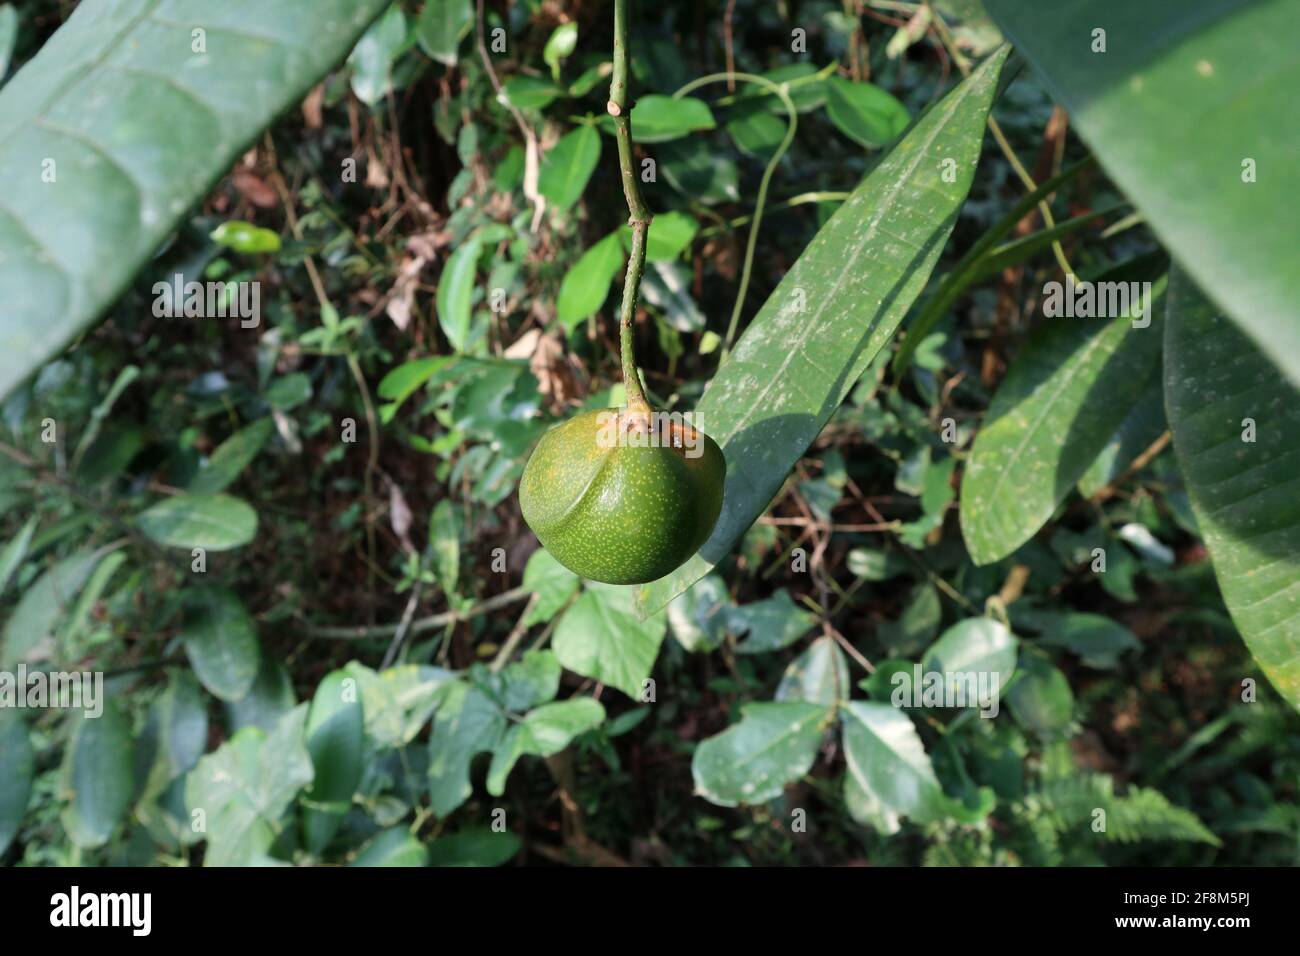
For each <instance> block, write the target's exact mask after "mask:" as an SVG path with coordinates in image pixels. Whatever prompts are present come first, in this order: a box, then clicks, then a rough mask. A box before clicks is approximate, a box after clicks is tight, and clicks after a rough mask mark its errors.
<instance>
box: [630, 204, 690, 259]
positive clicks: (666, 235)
mask: <svg viewBox="0 0 1300 956" xmlns="http://www.w3.org/2000/svg"><path fill="white" fill-rule="evenodd" d="M699 230H700V223H699V220H697V219H696V218H695V217H694V216H691V215H688V214H687V213H684V212H677V211H673V212H666V213H663V214H662V215H658V216H655V217H654V218H653V219H651V220H650V231H649V232H648V233H647V234H646V246H645V257H646V261H647V262H670V261H672V260H674V259H676V258H678V257H679V256H680V255H681V254H682V253H683V252H685V251H686V248H687V247H688V246H689V245H690V244H691V242H692V241H693V240H694V239H695V234H696V233H697V232H699ZM618 234H619V235H620V236H621V237H622V239H623V247H624V248H625V249H627V250H628V251H629V252H631V251H632V228H631V227H630V226H621V227H620V228H619V230H618Z"/></svg>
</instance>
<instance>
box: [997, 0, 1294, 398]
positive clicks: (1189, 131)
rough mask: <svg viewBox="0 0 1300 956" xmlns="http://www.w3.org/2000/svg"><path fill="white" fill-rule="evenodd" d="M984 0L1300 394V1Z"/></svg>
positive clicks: (1191, 265)
mask: <svg viewBox="0 0 1300 956" xmlns="http://www.w3.org/2000/svg"><path fill="white" fill-rule="evenodd" d="M987 6H988V10H989V13H991V14H992V15H993V17H994V19H995V20H997V22H998V25H999V26H1000V27H1001V28H1002V30H1003V32H1004V33H1005V34H1006V35H1007V37H1008V39H1010V40H1011V41H1012V42H1013V43H1015V45H1016V47H1017V49H1019V50H1021V51H1022V52H1023V53H1024V54H1025V55H1026V56H1027V57H1028V58H1029V61H1030V62H1031V63H1032V64H1033V65H1034V66H1035V67H1036V68H1037V70H1038V71H1039V73H1040V74H1041V75H1042V76H1043V77H1044V79H1045V80H1046V81H1047V85H1048V87H1049V88H1050V89H1051V91H1052V92H1053V93H1055V94H1056V96H1057V97H1058V98H1059V99H1060V100H1061V102H1062V103H1064V104H1065V106H1066V107H1067V108H1068V109H1069V111H1070V114H1071V120H1072V122H1073V123H1074V124H1075V126H1076V127H1077V128H1078V130H1079V132H1080V134H1081V135H1082V136H1083V138H1084V139H1085V140H1086V141H1087V142H1088V144H1089V145H1090V146H1092V148H1093V149H1094V150H1096V152H1097V153H1098V155H1099V156H1100V157H1101V161H1102V164H1103V165H1104V166H1105V167H1106V171H1107V172H1108V173H1109V174H1110V176H1111V177H1112V178H1113V179H1114V180H1115V182H1116V183H1117V184H1118V185H1119V186H1120V188H1121V189H1123V190H1124V192H1125V193H1126V194H1127V195H1128V196H1129V198H1131V199H1132V200H1133V201H1134V202H1135V203H1136V204H1137V206H1138V208H1139V209H1141V211H1142V213H1143V214H1144V215H1145V217H1146V219H1147V222H1149V223H1150V224H1151V226H1152V228H1153V229H1154V230H1155V231H1156V233H1157V234H1158V235H1159V236H1160V238H1161V239H1162V240H1163V241H1164V243H1165V244H1166V245H1167V246H1168V247H1169V249H1170V250H1171V251H1172V252H1173V254H1174V257H1175V258H1176V259H1177V260H1178V261H1179V262H1180V263H1182V264H1183V265H1185V266H1186V267H1187V268H1188V269H1189V270H1190V271H1191V273H1192V274H1193V275H1195V276H1196V279H1197V281H1198V283H1200V285H1201V286H1203V287H1204V288H1205V290H1206V291H1207V292H1209V294H1210V296H1211V297H1212V298H1213V299H1214V300H1215V301H1216V302H1217V303H1218V304H1219V306H1220V307H1221V308H1223V309H1226V310H1227V314H1228V315H1230V316H1231V317H1232V318H1233V319H1234V320H1235V321H1236V322H1238V323H1239V324H1240V325H1241V326H1242V328H1244V329H1245V330H1246V332H1247V333H1248V334H1249V335H1250V336H1251V337H1252V338H1253V339H1254V340H1255V344H1256V345H1257V346H1258V347H1259V348H1260V349H1261V350H1262V351H1263V352H1264V353H1265V354H1266V355H1268V356H1269V357H1270V358H1271V359H1272V360H1273V361H1274V362H1275V363H1276V364H1277V365H1278V366H1279V367H1281V368H1282V369H1283V371H1284V372H1286V374H1287V375H1289V376H1290V379H1291V383H1292V384H1293V385H1300V322H1297V321H1296V320H1295V315H1296V302H1298V301H1300V261H1297V259H1296V256H1295V250H1296V246H1297V240H1298V239H1300V233H1298V232H1297V215H1296V202H1295V190H1294V188H1293V184H1292V183H1291V181H1290V177H1289V176H1288V175H1286V174H1285V173H1284V172H1283V170H1288V169H1292V168H1294V166H1295V156H1296V155H1297V153H1300V124H1296V123H1294V122H1285V121H1282V120H1281V119H1280V118H1281V117H1288V116H1292V115H1294V112H1295V103H1294V100H1295V91H1296V90H1297V89H1300V62H1298V61H1297V60H1296V58H1295V42H1294V34H1295V21H1296V10H1295V4H1294V3H1293V2H1292V0H1257V2H1252V3H1245V2H1232V0H1227V2H1225V0H1187V2H1184V3H1181V4H1179V5H1178V9H1177V12H1176V13H1174V12H1173V11H1171V10H1170V9H1169V8H1167V7H1166V6H1164V5H1162V4H1158V3H1132V2H1128V0H1103V2H1098V0H1061V2H1058V3H1052V4H1039V3H1022V2H1019V0H988V3H987ZM1096 30H1104V31H1105V38H1106V44H1107V46H1106V50H1105V52H1104V53H1101V52H1093V49H1092V48H1093V44H1094V42H1095V40H1094V36H1095V35H1094V31H1096ZM1139 130H1140V131H1141V133H1140V135H1139V134H1137V133H1136V132H1135V131H1139ZM1252 170H1253V173H1254V175H1253V177H1252V176H1248V173H1250V172H1251V171H1252ZM1248 178H1250V179H1253V181H1247V179H1248Z"/></svg>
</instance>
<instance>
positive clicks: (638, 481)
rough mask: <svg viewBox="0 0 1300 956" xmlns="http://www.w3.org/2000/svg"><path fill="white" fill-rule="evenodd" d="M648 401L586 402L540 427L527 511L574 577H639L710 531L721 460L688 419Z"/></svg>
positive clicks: (617, 580)
mask: <svg viewBox="0 0 1300 956" xmlns="http://www.w3.org/2000/svg"><path fill="white" fill-rule="evenodd" d="M673 419H674V417H673V416H666V415H662V414H660V413H654V412H651V411H649V410H648V409H645V410H630V409H612V408H611V409H605V410H603V411H593V412H584V413H583V414H581V415H578V416H576V417H574V418H572V419H570V420H569V421H567V422H564V423H563V424H561V425H557V426H556V427H554V428H552V429H551V430H550V431H548V432H547V433H546V434H545V435H543V436H542V440H541V441H540V442H539V443H538V445H537V448H536V449H535V450H534V451H533V454H532V457H531V458H529V459H528V464H527V465H526V466H524V475H523V478H522V479H521V480H520V482H519V505H520V508H521V510H522V511H523V513H524V520H525V521H526V522H528V526H529V527H530V528H532V529H533V532H534V533H535V534H536V535H537V538H538V540H539V541H541V543H542V546H543V547H544V548H546V550H547V551H549V552H550V553H551V556H552V557H554V558H555V559H556V560H557V561H559V562H560V563H561V564H563V565H564V566H565V567H566V568H568V569H569V570H570V571H573V572H574V573H575V574H577V575H578V576H579V577H583V578H587V579H588V580H591V581H602V582H604V583H606V584H644V583H645V582H647V581H653V580H655V579H656V578H661V577H663V576H664V575H665V574H667V573H669V572H670V571H672V570H674V569H675V568H677V567H680V566H681V564H682V563H683V562H684V561H685V560H686V559H687V558H689V557H690V556H691V555H692V554H694V553H695V552H696V551H698V550H699V548H700V545H702V544H703V543H704V542H705V541H706V540H707V539H708V537H709V534H710V533H711V532H712V531H713V525H714V524H715V523H716V522H717V520H718V514H719V512H721V510H722V483H723V479H724V478H725V476H726V472H727V466H726V462H725V460H724V459H723V457H722V449H720V448H719V447H718V444H717V442H715V441H714V440H713V439H712V438H710V437H709V436H708V435H706V434H704V433H703V432H702V431H699V430H698V429H695V428H692V427H691V426H690V425H686V424H681V423H678V422H677V421H675V420H673Z"/></svg>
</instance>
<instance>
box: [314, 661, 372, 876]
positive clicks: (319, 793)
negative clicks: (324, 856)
mask: <svg viewBox="0 0 1300 956" xmlns="http://www.w3.org/2000/svg"><path fill="white" fill-rule="evenodd" d="M361 708H362V704H361V693H360V690H359V688H358V687H357V682H356V680H355V679H354V678H352V677H350V676H349V674H348V672H347V671H342V670H339V671H334V672H333V673H332V674H327V675H326V676H325V679H324V680H322V681H321V682H320V686H319V687H317V688H316V696H315V697H313V698H312V702H311V710H310V711H309V712H308V714H307V729H306V734H307V752H308V753H309V754H311V763H312V767H313V769H314V771H315V776H314V777H313V779H312V782H311V786H310V787H308V788H307V792H306V793H304V794H303V799H302V802H303V808H302V831H303V843H304V844H305V845H306V847H307V851H308V852H309V853H319V852H320V851H321V850H323V849H325V847H326V846H327V845H328V844H329V842H330V840H331V839H332V838H333V836H334V833H335V832H336V831H337V830H338V828H339V825H340V824H341V823H342V822H343V817H344V815H345V814H346V813H347V812H348V808H349V807H351V806H352V795H353V794H354V793H356V791H357V785H358V784H360V783H361V770H362V766H363V765H362V761H363V759H364V757H365V746H366V740H365V717H364V715H363V713H362V709H361Z"/></svg>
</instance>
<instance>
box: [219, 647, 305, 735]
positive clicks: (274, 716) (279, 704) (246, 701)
mask: <svg viewBox="0 0 1300 956" xmlns="http://www.w3.org/2000/svg"><path fill="white" fill-rule="evenodd" d="M297 702H298V699H297V698H296V697H295V696H294V693H293V680H292V678H290V677H289V672H288V671H287V670H286V669H285V667H284V665H283V664H281V663H280V662H279V661H275V660H272V659H271V658H270V657H269V656H267V655H263V656H262V661H261V665H260V666H259V667H258V671H257V679H256V680H254V681H253V686H252V687H251V688H250V689H249V691H248V693H247V694H245V695H244V697H243V698H242V699H240V700H236V701H227V702H226V707H225V710H226V723H227V724H228V725H229V729H230V732H231V733H232V734H234V733H237V732H238V731H240V730H243V729H244V728H245V727H260V728H261V729H262V730H264V731H266V732H267V733H270V732H271V731H272V730H274V729H275V726H276V724H278V723H279V722H280V718H281V717H283V716H284V715H285V714H287V713H288V712H289V711H291V710H293V708H294V705H295V704H297Z"/></svg>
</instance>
